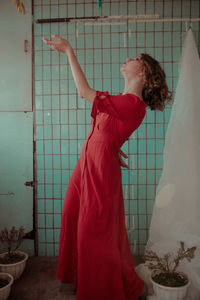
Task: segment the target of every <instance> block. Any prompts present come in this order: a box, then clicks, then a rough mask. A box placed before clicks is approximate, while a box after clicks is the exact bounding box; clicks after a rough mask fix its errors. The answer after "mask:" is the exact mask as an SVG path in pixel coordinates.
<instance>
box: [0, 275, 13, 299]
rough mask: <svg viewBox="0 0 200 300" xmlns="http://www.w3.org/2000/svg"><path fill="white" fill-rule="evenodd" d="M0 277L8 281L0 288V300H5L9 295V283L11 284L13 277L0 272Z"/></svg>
mask: <svg viewBox="0 0 200 300" xmlns="http://www.w3.org/2000/svg"><path fill="white" fill-rule="evenodd" d="M0 279H4V280H7V281H8V282H9V283H8V284H7V285H5V286H3V287H2V288H0V300H7V298H8V296H9V295H10V290H11V285H12V284H13V281H14V278H13V276H12V275H10V274H8V273H0Z"/></svg>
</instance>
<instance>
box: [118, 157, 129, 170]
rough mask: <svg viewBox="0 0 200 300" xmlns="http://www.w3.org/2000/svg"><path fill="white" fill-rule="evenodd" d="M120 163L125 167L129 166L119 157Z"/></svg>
mask: <svg viewBox="0 0 200 300" xmlns="http://www.w3.org/2000/svg"><path fill="white" fill-rule="evenodd" d="M120 165H121V166H122V167H124V168H126V169H130V168H129V166H128V165H127V164H126V163H125V162H124V161H123V160H122V159H121V158H120Z"/></svg>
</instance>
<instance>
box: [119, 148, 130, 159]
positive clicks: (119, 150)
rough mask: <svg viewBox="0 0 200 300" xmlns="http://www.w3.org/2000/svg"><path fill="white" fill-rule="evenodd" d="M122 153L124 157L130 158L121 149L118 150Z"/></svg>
mask: <svg viewBox="0 0 200 300" xmlns="http://www.w3.org/2000/svg"><path fill="white" fill-rule="evenodd" d="M118 152H119V153H120V155H122V156H123V157H124V158H128V155H126V154H125V153H124V152H123V151H122V150H121V149H119V150H118Z"/></svg>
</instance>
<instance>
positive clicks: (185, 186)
mask: <svg viewBox="0 0 200 300" xmlns="http://www.w3.org/2000/svg"><path fill="white" fill-rule="evenodd" d="M179 66H180V68H179V71H180V75H179V80H178V84H177V89H176V95H175V99H174V104H173V107H172V112H171V118H170V121H169V124H168V128H167V133H166V137H165V146H164V153H163V156H164V165H163V172H162V175H161V178H160V182H159V184H158V187H157V191H156V199H155V205H154V210H153V215H152V220H151V225H150V232H149V240H148V243H147V246H146V249H148V250H149V249H152V250H153V251H156V252H157V253H160V254H164V253H167V252H172V253H175V252H176V250H177V249H178V248H179V245H180V243H179V241H184V242H185V248H187V247H193V246H197V250H196V251H195V258H194V259H192V260H191V262H188V261H187V259H184V260H183V261H182V262H181V263H180V267H179V268H178V269H179V270H182V271H183V272H185V273H186V274H187V275H188V276H189V278H190V280H191V285H190V287H189V289H188V299H192V300H198V299H200V60H199V55H198V51H197V48H196V43H195V39H194V36H193V32H192V29H191V28H190V29H189V30H188V31H187V34H186V39H185V43H184V47H183V50H182V55H181V60H180V65H179Z"/></svg>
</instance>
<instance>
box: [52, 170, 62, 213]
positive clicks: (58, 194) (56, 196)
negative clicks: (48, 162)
mask: <svg viewBox="0 0 200 300" xmlns="http://www.w3.org/2000/svg"><path fill="white" fill-rule="evenodd" d="M60 176H61V182H62V173H61V175H60ZM53 197H54V199H61V198H62V195H61V186H60V184H57V185H54V189H53ZM54 211H55V203H54Z"/></svg>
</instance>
